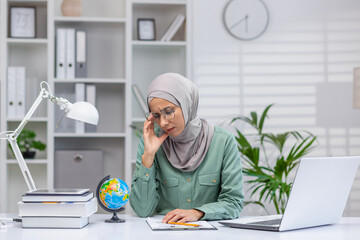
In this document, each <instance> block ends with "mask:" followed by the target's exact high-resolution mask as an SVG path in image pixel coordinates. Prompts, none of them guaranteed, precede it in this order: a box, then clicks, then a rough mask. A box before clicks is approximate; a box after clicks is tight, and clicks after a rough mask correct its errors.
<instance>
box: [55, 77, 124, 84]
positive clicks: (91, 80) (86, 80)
mask: <svg viewBox="0 0 360 240" xmlns="http://www.w3.org/2000/svg"><path fill="white" fill-rule="evenodd" d="M54 82H55V83H118V84H125V83H126V79H123V78H118V79H116V78H115V79H111V78H76V79H55V80H54Z"/></svg>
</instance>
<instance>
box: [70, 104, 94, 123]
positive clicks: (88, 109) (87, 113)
mask: <svg viewBox="0 0 360 240" xmlns="http://www.w3.org/2000/svg"><path fill="white" fill-rule="evenodd" d="M67 111H68V112H67V113H66V117H68V118H71V119H75V120H78V121H82V122H86V123H90V124H93V125H97V124H98V122H99V112H98V110H97V109H96V108H95V107H94V106H93V105H92V104H91V103H88V102H76V103H74V104H71V103H69V104H68V106H67Z"/></svg>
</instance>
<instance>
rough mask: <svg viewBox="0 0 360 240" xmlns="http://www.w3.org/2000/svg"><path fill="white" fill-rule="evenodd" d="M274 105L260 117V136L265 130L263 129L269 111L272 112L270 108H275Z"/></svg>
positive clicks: (267, 108)
mask: <svg viewBox="0 0 360 240" xmlns="http://www.w3.org/2000/svg"><path fill="white" fill-rule="evenodd" d="M273 105H274V104H270V105H269V106H267V107H266V108H265V109H264V111H263V113H262V114H261V117H260V121H259V126H258V129H259V134H261V133H262V130H263V127H264V123H265V118H267V113H268V111H269V110H270V108H271V107H272V106H273Z"/></svg>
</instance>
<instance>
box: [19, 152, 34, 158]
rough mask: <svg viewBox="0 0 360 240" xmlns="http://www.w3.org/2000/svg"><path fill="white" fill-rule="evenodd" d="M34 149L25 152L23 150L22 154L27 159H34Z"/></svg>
mask: <svg viewBox="0 0 360 240" xmlns="http://www.w3.org/2000/svg"><path fill="white" fill-rule="evenodd" d="M35 154H36V152H35V151H27V152H23V153H22V155H23V157H24V158H28V159H34V158H35Z"/></svg>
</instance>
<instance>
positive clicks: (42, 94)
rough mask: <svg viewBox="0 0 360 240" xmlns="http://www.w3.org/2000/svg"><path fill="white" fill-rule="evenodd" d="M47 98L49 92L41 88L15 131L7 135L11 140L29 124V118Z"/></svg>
mask: <svg viewBox="0 0 360 240" xmlns="http://www.w3.org/2000/svg"><path fill="white" fill-rule="evenodd" d="M49 96H50V94H49V92H48V91H47V90H46V89H45V88H42V89H41V91H40V93H39V96H38V97H37V98H36V100H35V102H34V103H33V105H32V106H31V107H30V109H29V111H28V112H27V113H26V115H25V117H24V118H23V120H22V121H21V122H20V124H19V126H18V127H17V128H16V129H15V131H14V132H13V133H12V134H8V135H11V137H12V138H15V139H16V138H17V137H18V136H19V134H20V133H21V131H22V130H23V129H24V127H25V125H26V124H27V123H28V122H29V120H30V118H31V117H32V115H33V114H34V112H35V111H36V109H37V108H38V107H39V105H40V103H41V101H42V100H43V99H44V98H49Z"/></svg>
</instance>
